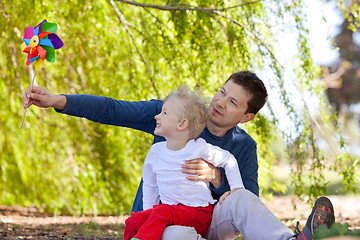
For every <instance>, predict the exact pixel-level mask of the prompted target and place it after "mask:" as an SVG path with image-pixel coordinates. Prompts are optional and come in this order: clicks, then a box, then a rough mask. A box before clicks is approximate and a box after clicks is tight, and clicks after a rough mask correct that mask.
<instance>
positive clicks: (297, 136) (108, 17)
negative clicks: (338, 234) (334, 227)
mask: <svg viewBox="0 0 360 240" xmlns="http://www.w3.org/2000/svg"><path fill="white" fill-rule="evenodd" d="M302 6H303V3H302V1H301V0H297V1H290V0H289V1H280V0H271V1H252V2H251V1H243V2H239V1H218V0H217V1H213V0H210V1H200V0H185V1H176V0H175V1H168V0H167V1H160V0H157V1H155V0H154V1H138V2H134V1H125V0H124V1H123V0H121V1H114V0H109V1H105V0H100V1H96V2H94V1H85V0H68V1H50V0H43V1H33V0H21V1H18V0H15V1H14V0H0V12H1V16H0V27H1V29H2V32H1V38H0V46H1V48H0V49H1V50H0V51H1V52H0V54H1V57H0V75H1V79H2V80H1V82H0V93H1V94H0V97H1V102H2V106H1V108H0V122H1V124H0V133H1V134H0V149H1V151H0V203H1V204H6V205H13V204H21V205H24V206H27V205H31V204H34V205H35V206H37V207H43V208H44V209H45V210H46V211H49V212H55V213H71V214H82V213H85V214H100V213H101V214H108V213H118V214H124V213H130V209H131V204H132V201H133V197H134V196H135V192H136V189H137V186H138V183H139V181H140V177H141V166H142V162H143V160H144V158H145V155H146V153H147V151H148V149H149V147H150V145H151V141H152V137H151V136H149V135H146V134H144V133H140V132H137V131H133V130H129V129H125V128H118V127H113V126H105V125H101V124H98V123H93V122H90V121H87V120H84V119H78V118H74V117H70V116H65V115H61V114H58V113H55V111H54V110H53V109H49V110H44V109H38V108H35V107H31V108H30V109H29V110H28V114H27V117H26V120H25V125H24V128H23V130H20V129H19V126H20V122H21V118H22V115H23V109H22V107H21V106H22V94H23V92H24V87H25V86H27V85H29V82H30V79H32V76H33V74H34V69H33V66H31V65H30V67H26V65H25V62H26V55H25V54H23V53H22V49H21V45H22V37H23V33H24V29H25V28H26V27H28V26H36V24H38V23H39V22H40V21H41V20H43V19H47V20H48V21H49V22H55V23H57V24H58V25H59V29H58V35H59V37H60V38H61V39H62V40H63V42H64V44H65V45H64V47H63V48H62V49H60V50H58V51H57V52H56V61H55V63H45V65H46V66H45V67H44V68H43V69H42V70H41V71H39V72H38V73H37V75H36V84H37V85H41V86H44V87H45V88H47V89H48V90H49V91H50V92H52V93H69V94H95V95H104V96H108V97H112V98H115V99H123V100H148V99H151V98H162V97H164V96H166V94H167V93H168V92H170V90H171V89H172V88H174V87H176V86H178V85H179V83H181V82H185V83H187V84H188V85H190V86H192V87H201V88H202V89H204V90H205V91H206V93H207V94H209V95H212V94H213V93H215V92H216V91H217V90H218V88H219V87H220V86H221V85H222V84H223V83H224V81H225V80H226V78H227V77H228V76H229V75H230V74H231V73H233V72H235V71H239V70H243V69H247V70H252V71H255V72H259V73H260V74H261V72H264V74H262V76H261V77H262V78H263V80H264V81H265V83H266V85H267V86H269V93H270V94H274V93H278V94H279V95H280V96H281V104H282V105H283V107H284V108H285V109H286V111H287V113H288V116H289V117H290V118H291V120H292V121H293V122H294V124H295V126H296V129H295V130H294V131H293V132H292V134H285V133H284V137H285V138H286V140H287V141H288V145H289V146H290V147H289V151H290V153H291V157H292V159H294V162H295V165H294V166H295V170H294V172H295V174H296V175H295V179H296V181H294V184H295V186H297V190H296V191H297V193H298V194H299V195H304V194H305V195H310V196H312V197H314V196H316V195H319V194H322V193H323V191H324V190H323V186H324V184H325V183H324V181H323V177H322V176H321V177H317V176H318V175H317V172H318V171H319V172H321V170H322V169H323V168H324V165H325V164H327V163H329V164H330V165H331V164H332V163H331V160H332V159H326V158H325V157H324V155H323V154H322V153H321V152H320V151H319V150H318V149H317V147H316V144H315V140H316V139H315V138H314V135H313V133H312V132H313V124H314V122H313V119H312V118H311V116H310V115H309V114H305V115H303V112H305V113H306V112H307V109H306V108H305V109H303V110H296V109H295V107H294V102H293V101H291V93H289V92H288V91H287V89H286V83H285V78H284V68H283V66H282V65H281V64H280V63H279V61H278V60H277V58H276V50H275V49H274V46H273V43H274V40H273V36H272V27H274V26H282V27H283V28H287V27H289V26H291V27H292V28H293V29H294V31H295V32H296V33H297V41H298V44H297V45H298V53H297V55H298V58H299V62H300V63H299V66H296V67H297V69H298V71H297V76H298V77H297V78H296V80H295V81H294V84H295V85H296V86H298V89H299V90H300V92H307V93H310V94H311V95H314V96H316V97H317V98H318V99H322V101H323V97H322V94H323V90H322V87H321V84H320V83H319V81H318V80H317V79H316V78H317V70H316V67H315V65H314V63H313V62H312V60H311V56H310V53H309V47H308V44H307V38H308V31H307V29H305V27H304V24H303V19H304V18H305V15H304V13H303V7H302ZM271 78H273V79H275V83H271V82H270V79H271ZM297 101H302V100H301V99H298V100H297ZM325 105H326V104H325V103H323V105H321V107H322V108H321V109H325V108H326V106H325ZM267 107H268V109H269V110H270V112H271V113H272V114H271V115H270V116H265V115H261V114H260V115H259V117H258V118H257V119H256V121H254V122H252V123H249V124H247V125H246V126H245V127H246V128H247V130H248V132H249V133H250V134H251V136H253V137H254V139H255V140H256V141H257V142H258V145H259V149H258V154H259V164H260V172H259V181H260V186H261V190H262V192H263V193H265V192H267V191H269V190H271V189H275V190H277V191H281V190H283V189H284V186H281V185H279V184H277V183H275V182H273V181H272V179H273V175H272V168H273V166H274V164H275V163H276V159H275V156H274V154H273V153H271V151H269V145H270V142H271V141H272V139H273V138H274V136H275V134H274V132H276V130H275V129H276V126H278V125H281V121H280V120H279V119H278V118H277V114H276V111H277V108H278V106H277V105H274V104H272V103H269V104H268V106H267ZM323 112H325V111H323ZM324 116H325V117H326V114H325V113H324ZM305 165H307V166H309V167H310V168H311V169H313V173H314V174H312V175H311V176H312V185H311V186H310V188H307V187H304V186H302V185H301V182H302V175H301V172H302V171H305V170H304V169H303V167H304V166H305ZM351 173H353V172H351V171H349V174H350V175H351ZM352 176H353V175H352ZM348 178H349V179H351V176H349V177H348Z"/></svg>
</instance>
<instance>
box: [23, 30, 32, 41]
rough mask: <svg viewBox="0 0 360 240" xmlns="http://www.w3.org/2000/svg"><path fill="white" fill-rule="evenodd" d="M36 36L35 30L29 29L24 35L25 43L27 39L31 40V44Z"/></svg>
mask: <svg viewBox="0 0 360 240" xmlns="http://www.w3.org/2000/svg"><path fill="white" fill-rule="evenodd" d="M33 36H34V28H32V27H27V28H26V29H25V33H24V41H25V39H29V42H30V39H31V38H32V37H33Z"/></svg>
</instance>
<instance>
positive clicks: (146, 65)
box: [110, 0, 160, 99]
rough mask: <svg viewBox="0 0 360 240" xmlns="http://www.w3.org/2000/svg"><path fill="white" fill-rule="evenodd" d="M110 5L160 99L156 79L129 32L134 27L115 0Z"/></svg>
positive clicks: (111, 0)
mask: <svg viewBox="0 0 360 240" xmlns="http://www.w3.org/2000/svg"><path fill="white" fill-rule="evenodd" d="M110 3H111V5H112V6H113V8H114V10H115V13H116V15H117V16H118V18H119V20H120V22H121V23H122V24H123V25H124V28H125V31H126V32H127V34H128V35H129V36H130V39H131V41H132V42H133V44H134V46H135V48H136V51H137V53H138V54H139V56H140V58H141V61H142V62H143V63H144V65H145V68H146V72H147V74H148V76H149V78H150V81H151V84H152V86H153V88H154V90H155V93H156V96H157V98H159V99H160V94H159V92H158V90H157V89H156V87H155V81H154V79H153V78H152V77H151V73H150V68H149V64H147V62H146V60H145V58H144V56H143V55H142V54H141V52H140V49H139V48H138V47H137V45H136V42H135V38H134V36H133V35H132V33H131V32H130V30H129V26H130V27H133V26H132V25H131V24H130V23H129V22H128V21H126V19H125V18H124V15H122V13H121V12H120V10H119V9H118V8H117V6H116V4H115V2H114V0H110ZM133 28H134V27H133Z"/></svg>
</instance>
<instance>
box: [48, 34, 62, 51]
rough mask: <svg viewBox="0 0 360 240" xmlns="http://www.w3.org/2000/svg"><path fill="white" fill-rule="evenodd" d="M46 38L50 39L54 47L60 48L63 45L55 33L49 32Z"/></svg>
mask: <svg viewBox="0 0 360 240" xmlns="http://www.w3.org/2000/svg"><path fill="white" fill-rule="evenodd" d="M48 38H49V39H50V41H51V43H52V44H53V45H54V48H55V49H59V48H62V46H64V43H63V41H61V39H60V38H59V37H58V35H56V34H49V35H48Z"/></svg>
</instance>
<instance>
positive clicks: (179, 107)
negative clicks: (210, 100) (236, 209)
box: [124, 85, 244, 240]
mask: <svg viewBox="0 0 360 240" xmlns="http://www.w3.org/2000/svg"><path fill="white" fill-rule="evenodd" d="M155 120H156V128H155V131H154V133H155V134H156V135H159V136H162V137H164V138H165V139H166V141H165V142H159V143H156V144H154V145H153V146H152V147H151V148H150V151H149V153H148V155H147V156H146V159H145V162H144V165H143V171H142V176H143V180H144V184H143V204H144V206H143V207H144V211H142V212H138V213H133V214H132V216H131V217H130V218H128V219H127V220H126V222H125V223H126V227H125V232H124V240H129V239H141V240H156V239H158V240H160V239H161V235H162V233H163V231H164V229H165V227H166V226H168V225H183V226H189V227H194V228H195V230H196V231H197V232H198V233H199V234H201V235H202V236H205V234H206V232H207V229H208V227H209V225H210V222H211V214H212V210H213V204H214V203H215V202H216V201H215V200H214V199H213V198H212V196H211V191H210V189H209V187H208V183H207V182H204V181H198V182H196V181H190V180H188V179H186V176H187V175H186V174H184V173H182V168H181V166H182V164H184V163H185V161H186V160H191V159H196V158H203V159H205V160H206V161H208V162H209V163H211V164H212V165H213V166H215V167H222V168H224V169H225V173H226V178H227V180H228V182H229V185H230V188H231V191H228V192H225V193H224V194H223V195H222V197H221V198H220V199H219V204H221V203H222V202H223V201H224V200H225V198H226V197H227V196H228V195H229V194H230V193H232V192H234V191H236V190H238V189H240V188H244V185H243V182H242V179H241V175H240V171H239V167H238V165H237V161H236V159H235V158H234V156H233V155H232V154H230V153H229V152H228V151H225V150H222V149H221V148H219V147H216V146H213V145H211V144H208V143H206V142H205V140H204V139H202V138H198V136H199V135H200V133H201V132H202V131H203V129H204V128H205V126H206V124H207V121H208V120H209V113H208V106H207V101H206V100H205V99H204V98H203V97H202V96H201V94H200V93H199V92H193V91H191V90H190V89H189V88H188V87H187V86H185V85H180V86H179V88H178V89H177V91H172V92H171V93H170V94H169V95H168V96H167V97H166V98H165V99H164V102H163V107H162V111H161V113H160V114H158V115H156V116H155ZM160 203H161V204H160Z"/></svg>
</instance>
